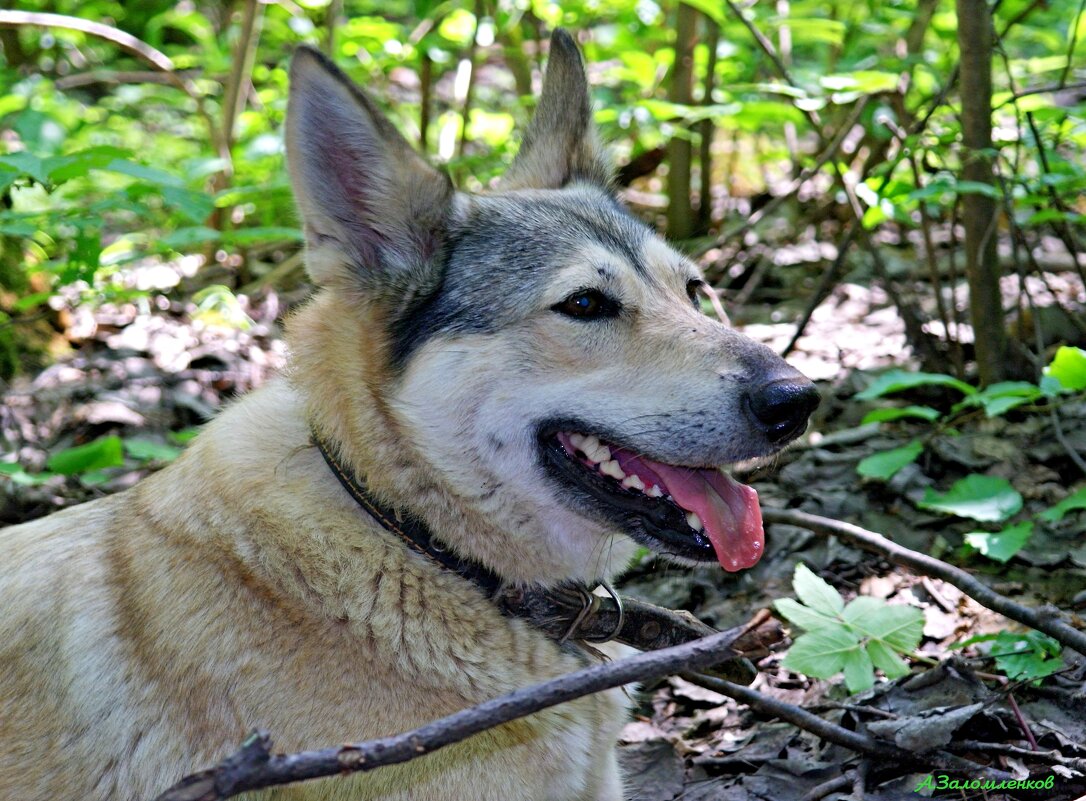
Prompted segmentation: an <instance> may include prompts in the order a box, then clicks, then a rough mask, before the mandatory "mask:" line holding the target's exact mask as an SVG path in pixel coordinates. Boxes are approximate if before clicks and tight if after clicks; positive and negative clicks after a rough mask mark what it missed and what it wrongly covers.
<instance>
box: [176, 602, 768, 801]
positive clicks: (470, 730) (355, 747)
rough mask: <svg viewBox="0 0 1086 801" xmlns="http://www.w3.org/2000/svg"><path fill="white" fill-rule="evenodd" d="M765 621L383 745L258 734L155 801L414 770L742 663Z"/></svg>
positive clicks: (215, 798) (536, 689)
mask: <svg viewBox="0 0 1086 801" xmlns="http://www.w3.org/2000/svg"><path fill="white" fill-rule="evenodd" d="M764 619H765V615H763V616H761V617H759V616H756V617H755V618H754V620H752V621H751V623H749V624H747V625H745V626H741V627H738V628H734V629H729V630H728V631H722V632H719V633H717V634H713V635H710V636H708V637H702V638H701V639H698V640H693V641H691V642H688V643H684V644H682V645H676V646H673V647H671V648H663V649H661V650H659V651H648V652H646V653H642V654H637V655H635V656H630V657H626V658H625V659H620V660H617V661H615V662H607V663H604V664H600V665H594V666H592V667H589V668H585V669H584V670H578V671H577V672H575V673H569V674H566V675H564V676H559V677H558V678H555V679H551V680H550V681H546V682H542V683H540V684H535V685H533V686H531V687H525V688H523V689H520V690H516V691H514V692H511V693H508V694H506V695H503V696H500V697H498V698H494V699H492V700H490V701H486V702H484V703H482V704H479V705H478V706H474V707H470V708H469V709H464V710H461V711H460V712H456V713H454V714H452V715H448V716H447V717H444V718H440V719H439V720H435V721H433V722H431V723H427V724H426V725H424V726H420V727H419V728H417V729H414V730H413V731H409V732H405V733H404V734H397V735H395V736H392V737H383V738H381V739H379V740H369V741H367V742H363V743H349V744H346V745H339V746H335V747H332V748H324V749H320V750H317V751H302V752H299V753H296V754H274V755H273V754H272V753H271V745H272V743H271V738H270V736H269V735H268V733H267V732H254V733H253V734H252V735H250V736H249V738H248V739H247V740H246V741H245V742H244V743H243V744H242V747H241V748H240V749H239V750H238V751H237V752H236V753H234V754H233V755H231V756H229V757H227V758H226V759H224V760H223V761H222V762H220V763H219V764H218V765H216V766H215V767H213V768H209V769H207V770H204V771H200V772H199V773H194V774H192V775H190V776H186V777H185V778H183V779H182V780H181V781H180V782H178V783H177V784H175V785H174V786H173V787H171V788H170V789H168V790H166V792H164V793H162V794H161V795H159V796H158V797H157V798H156V799H155V801H220V800H221V799H225V798H231V797H233V796H236V795H239V794H240V793H243V792H248V791H251V790H259V789H261V788H264V787H273V786H276V785H281V784H288V783H291V782H298V781H303V780H306V779H317V778H322V777H325V776H339V775H343V774H347V773H356V772H359V771H368V770H373V769H374V768H378V767H381V766H383V765H394V764H397V763H400V762H407V761H409V760H412V759H416V758H418V757H421V756H424V755H426V754H429V753H432V752H433V751H436V750H437V749H439V748H443V747H444V746H447V745H452V744H453V743H458V742H460V741H461V740H466V739H467V738H468V737H470V736H472V735H473V734H478V733H479V732H481V731H485V730H487V729H491V728H494V727H495V726H499V725H501V724H503V723H508V722H509V721H511V720H516V719H517V718H522V717H525V716H526V715H530V714H532V713H534V712H538V711H540V710H541V709H546V708H548V707H552V706H556V705H557V704H561V703H564V702H566V701H572V700H574V699H575V698H580V697H582V696H585V695H591V694H592V693H597V692H600V691H602V690H609V689H611V688H613V687H621V686H623V685H625V684H632V683H635V682H643V681H649V680H651V679H657V678H660V677H662V676H669V675H672V674H675V673H678V672H680V671H684V670H701V669H704V668H708V667H711V666H712V665H715V664H717V663H720V662H724V661H726V660H728V659H731V658H734V657H736V656H737V655H738V654H737V653H736V652H735V650H734V648H733V644H734V643H735V642H736V640H738V639H739V638H740V637H742V636H743V635H744V634H745V633H747V632H748V631H749V630H750V629H752V628H755V627H757V626H758V625H760V624H761V622H763V621H764Z"/></svg>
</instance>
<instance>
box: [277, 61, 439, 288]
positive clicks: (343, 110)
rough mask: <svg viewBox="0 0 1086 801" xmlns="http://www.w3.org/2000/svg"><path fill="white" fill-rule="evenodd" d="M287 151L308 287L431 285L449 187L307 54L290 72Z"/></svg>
mask: <svg viewBox="0 0 1086 801" xmlns="http://www.w3.org/2000/svg"><path fill="white" fill-rule="evenodd" d="M286 147H287V163H288V166H289V168H290V177H291V183H292V184H293V186H294V194H295V198H296V200H297V203H298V208H299V210H300V211H301V215H302V218H303V222H304V224H305V235H306V245H307V254H306V261H307V266H308V269H309V273H310V276H311V277H312V278H313V280H314V281H315V282H316V283H318V284H321V285H329V284H333V283H338V284H342V283H343V282H344V280H346V281H347V282H348V285H350V284H354V285H355V286H358V285H359V284H361V286H362V287H363V288H365V289H367V290H378V289H380V290H385V291H387V290H389V289H391V288H393V287H395V286H399V287H403V288H410V290H411V291H412V292H414V293H417V292H419V291H420V290H421V291H425V290H424V288H423V287H420V286H419V284H420V283H421V282H425V281H427V280H434V279H431V278H428V275H430V274H431V273H432V272H434V266H433V263H434V262H435V261H436V258H435V257H436V256H437V255H438V252H439V251H440V249H441V246H442V242H443V239H444V235H445V230H446V226H447V222H448V216H449V213H450V209H451V207H452V203H453V197H454V190H453V187H452V183H451V182H450V181H449V178H448V176H447V175H445V174H443V173H440V172H438V171H437V170H435V169H434V168H433V167H431V166H430V165H429V164H427V163H426V162H425V161H424V160H423V159H422V158H421V157H420V156H419V155H418V153H416V152H415V150H414V149H413V148H412V147H411V145H409V144H408V143H407V141H406V140H405V139H404V138H403V137H402V136H401V135H400V134H399V132H398V131H397V130H396V128H395V127H394V126H393V125H392V123H391V122H389V121H388V119H387V118H386V117H385V116H384V115H383V114H382V113H381V112H380V111H379V110H378V109H377V107H376V106H375V105H374V104H373V102H372V101H371V100H370V99H369V98H368V97H366V95H365V94H364V93H363V92H362V90H361V89H359V88H358V87H357V86H356V85H355V84H354V83H352V82H351V80H350V79H349V78H348V77H347V76H346V75H344V74H343V73H342V72H340V70H339V69H338V68H337V67H336V66H335V65H334V64H332V62H331V61H329V60H328V59H327V58H325V57H324V56H323V55H322V54H321V53H319V52H317V51H316V50H312V49H310V48H308V47H302V48H299V49H298V51H297V52H296V53H295V54H294V59H293V61H292V62H291V65H290V97H289V101H288V105H287V122H286Z"/></svg>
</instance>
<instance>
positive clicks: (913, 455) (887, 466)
mask: <svg viewBox="0 0 1086 801" xmlns="http://www.w3.org/2000/svg"><path fill="white" fill-rule="evenodd" d="M923 451H924V446H923V444H922V443H921V442H920V440H916V439H914V440H913V441H912V442H910V443H909V444H908V445H903V446H902V447H900V448H894V449H893V450H889V451H883V452H882V453H874V454H872V455H871V456H867V457H865V458H864V459H861V460H860V463H859V464H858V465H856V472H857V473H859V474H860V475H861V476H863V477H864V478H878V479H882V480H883V481H886V480H887V479H889V478H891V477H892V476H893V475H894V474H895V473H897V471H898V470H900V469H901V468H903V467H905V465H908V464H912V463H913V462H915V461H916V459H917V457H918V456H920V454H921V453H922V452H923Z"/></svg>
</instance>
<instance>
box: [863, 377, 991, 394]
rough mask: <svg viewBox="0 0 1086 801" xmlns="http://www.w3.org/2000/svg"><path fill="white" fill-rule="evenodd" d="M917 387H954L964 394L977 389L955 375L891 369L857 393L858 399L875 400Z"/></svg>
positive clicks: (972, 392) (973, 392)
mask: <svg viewBox="0 0 1086 801" xmlns="http://www.w3.org/2000/svg"><path fill="white" fill-rule="evenodd" d="M915 387H953V388H954V389H956V390H958V391H959V392H961V393H962V394H963V395H974V394H976V392H977V390H976V389H975V388H974V387H971V386H969V385H968V384H967V383H965V382H964V381H959V380H958V379H957V378H955V377H954V376H950V375H943V374H942V373H909V372H906V371H904V370H889V371H888V372H885V373H883V374H882V375H880V376H879V377H878V378H876V379H875V380H874V381H872V382H871V384H870V385H869V386H868V387H867V389H865V390H864V391H863V392H860V393H858V394H857V395H856V398H857V399H858V400H874V399H875V398H881V397H882V396H883V395H889V394H891V393H894V392H901V391H902V390H906V389H913V388H915Z"/></svg>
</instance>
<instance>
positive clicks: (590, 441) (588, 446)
mask: <svg viewBox="0 0 1086 801" xmlns="http://www.w3.org/2000/svg"><path fill="white" fill-rule="evenodd" d="M599 447H600V441H599V439H597V438H596V437H595V436H593V435H591V434H589V435H588V436H587V437H585V438H584V439H583V440H581V451H582V452H583V453H584V455H585V456H587V457H588V458H589V459H591V460H592V461H593V462H598V461H600V460H599V459H597V458H596V451H597V450H599Z"/></svg>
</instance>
